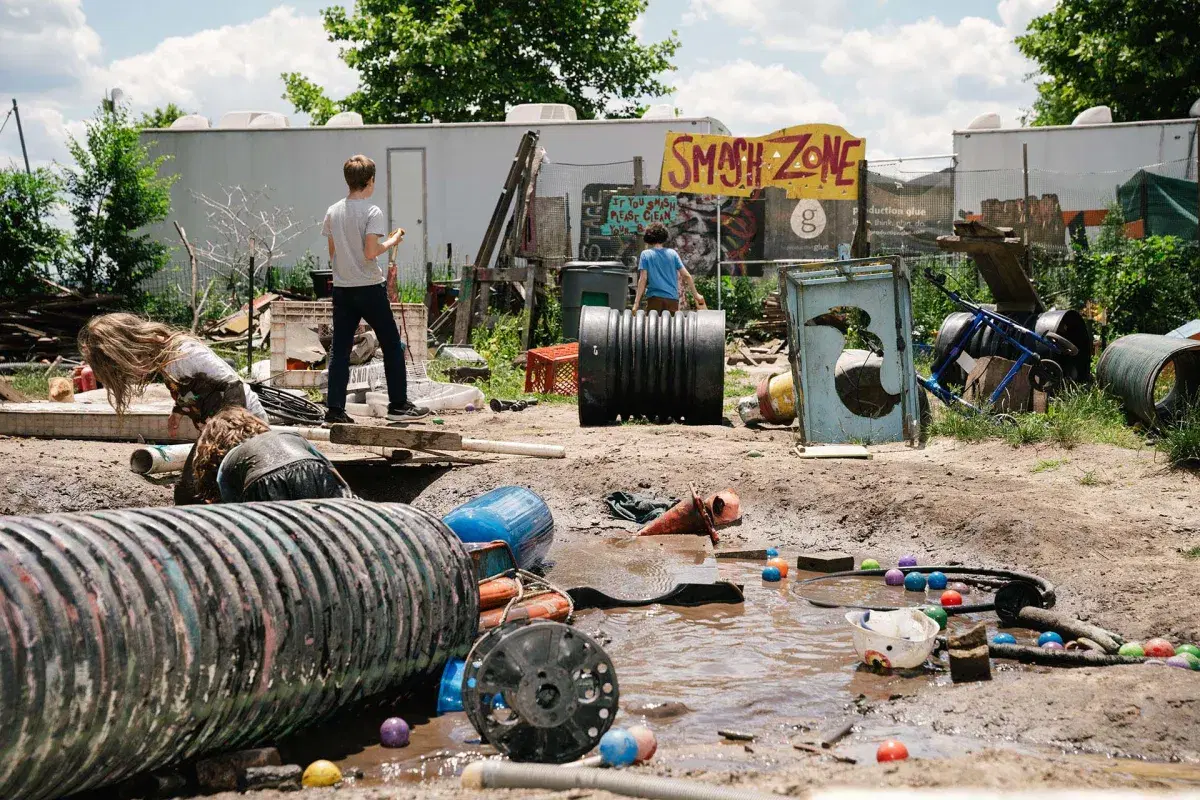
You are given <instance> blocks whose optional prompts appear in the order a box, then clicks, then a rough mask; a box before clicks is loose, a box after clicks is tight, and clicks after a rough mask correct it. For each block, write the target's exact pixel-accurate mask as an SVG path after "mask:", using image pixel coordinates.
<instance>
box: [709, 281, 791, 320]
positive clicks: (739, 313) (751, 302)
mask: <svg viewBox="0 0 1200 800" xmlns="http://www.w3.org/2000/svg"><path fill="white" fill-rule="evenodd" d="M773 288H774V284H773V283H771V282H770V281H767V280H763V279H761V278H751V277H749V276H746V275H739V276H738V277H736V278H735V277H732V276H730V275H723V276H721V307H722V309H724V311H725V330H726V331H737V330H741V329H743V328H745V327H746V325H747V324H749V323H750V322H753V321H754V320H757V319H761V318H762V312H763V300H765V299H766V297H767V295H768V294H770V293H771V290H772V289H773ZM696 291H698V292H700V294H701V296H703V297H704V301H705V302H706V303H708V307H709V308H714V309H715V308H716V307H717V279H716V277H715V276H714V277H710V278H696Z"/></svg>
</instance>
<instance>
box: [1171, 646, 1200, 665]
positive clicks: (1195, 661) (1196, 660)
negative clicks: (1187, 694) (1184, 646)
mask: <svg viewBox="0 0 1200 800" xmlns="http://www.w3.org/2000/svg"><path fill="white" fill-rule="evenodd" d="M1175 657H1176V658H1182V659H1185V660H1186V661H1187V662H1188V665H1189V666H1190V667H1191V668H1192V669H1194V670H1200V656H1197V655H1196V654H1195V653H1189V652H1182V653H1181V652H1179V651H1178V650H1176V651H1175Z"/></svg>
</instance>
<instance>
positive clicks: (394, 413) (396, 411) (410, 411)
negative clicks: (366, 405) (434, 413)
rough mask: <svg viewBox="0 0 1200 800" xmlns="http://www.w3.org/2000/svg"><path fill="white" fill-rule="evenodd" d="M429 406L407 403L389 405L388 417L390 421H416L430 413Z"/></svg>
mask: <svg viewBox="0 0 1200 800" xmlns="http://www.w3.org/2000/svg"><path fill="white" fill-rule="evenodd" d="M430 413H431V412H430V411H429V409H428V408H422V407H421V406H414V405H413V404H412V403H405V404H404V405H402V406H388V412H387V418H388V421H390V422H416V421H417V420H420V419H425V418H426V417H428V416H429V415H430Z"/></svg>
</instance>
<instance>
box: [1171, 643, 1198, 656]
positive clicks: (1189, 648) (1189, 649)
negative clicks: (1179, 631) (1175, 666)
mask: <svg viewBox="0 0 1200 800" xmlns="http://www.w3.org/2000/svg"><path fill="white" fill-rule="evenodd" d="M1181 653H1191V654H1192V655H1194V656H1195V657H1196V658H1200V647H1196V645H1194V644H1181V645H1179V647H1176V648H1175V655H1180V654H1181Z"/></svg>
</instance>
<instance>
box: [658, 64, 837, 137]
mask: <svg viewBox="0 0 1200 800" xmlns="http://www.w3.org/2000/svg"><path fill="white" fill-rule="evenodd" d="M675 105H676V106H677V107H678V108H679V109H680V110H681V111H682V112H683V113H684V114H686V115H687V116H713V117H716V118H717V119H719V120H721V122H724V123H725V125H726V126H727V127H728V128H729V129H730V130H732V131H734V132H735V133H738V134H744V135H757V134H762V133H770V132H771V131H774V130H778V129H779V128H783V127H786V126H788V125H796V124H800V123H804V122H828V123H833V124H837V125H840V124H844V123H845V122H846V115H845V114H844V113H842V110H841V109H840V108H839V107H838V105H837V104H836V103H834V102H833V101H832V100H829V99H828V98H826V97H824V96H822V94H821V91H820V89H818V88H817V86H816V84H814V83H813V82H812V81H810V80H809V79H808V78H806V77H804V76H803V75H800V74H799V73H796V72H793V71H792V70H790V69H788V68H787V67H784V66H782V65H780V64H771V65H767V66H761V65H758V64H754V63H752V62H749V61H745V60H739V61H733V62H730V63H727V64H723V65H720V66H717V67H714V68H712V69H706V70H698V71H695V72H692V73H691V74H690V75H688V76H686V77H685V78H683V79H682V80H679V81H677V87H676V90H675Z"/></svg>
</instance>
